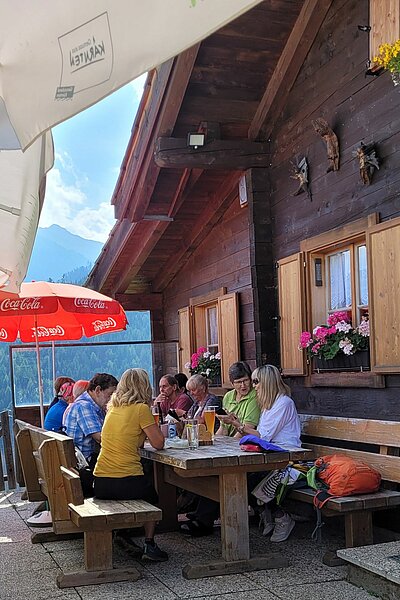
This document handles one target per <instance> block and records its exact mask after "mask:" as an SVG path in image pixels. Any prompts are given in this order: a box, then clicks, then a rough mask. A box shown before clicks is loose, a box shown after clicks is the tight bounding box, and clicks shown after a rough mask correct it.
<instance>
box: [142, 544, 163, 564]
mask: <svg viewBox="0 0 400 600" xmlns="http://www.w3.org/2000/svg"><path fill="white" fill-rule="evenodd" d="M142 560H151V561H153V562H164V561H166V560H168V554H167V553H166V552H164V551H163V550H161V549H160V548H159V547H158V546H157V544H149V543H148V542H145V543H144V547H143V554H142Z"/></svg>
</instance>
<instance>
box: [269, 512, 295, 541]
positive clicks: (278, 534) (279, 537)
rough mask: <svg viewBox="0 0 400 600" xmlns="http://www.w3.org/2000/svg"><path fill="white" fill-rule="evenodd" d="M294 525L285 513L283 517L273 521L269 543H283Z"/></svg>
mask: <svg viewBox="0 0 400 600" xmlns="http://www.w3.org/2000/svg"><path fill="white" fill-rule="evenodd" d="M294 525H295V522H294V520H293V519H292V518H291V516H290V515H288V514H287V513H285V514H284V515H283V517H279V518H277V519H275V527H274V533H273V534H272V535H271V542H284V541H285V540H287V539H288V537H289V535H290V533H291V531H292V529H293V527H294Z"/></svg>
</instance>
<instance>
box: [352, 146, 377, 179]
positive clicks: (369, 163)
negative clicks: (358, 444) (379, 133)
mask: <svg viewBox="0 0 400 600" xmlns="http://www.w3.org/2000/svg"><path fill="white" fill-rule="evenodd" d="M353 156H355V157H356V158H358V162H359V165H360V177H361V181H362V182H363V184H364V185H369V184H370V183H371V181H372V176H373V174H374V171H375V169H379V158H378V157H377V155H376V149H375V146H374V145H373V144H370V145H365V144H363V143H362V142H361V144H360V146H359V147H358V148H357V150H355V151H354V152H353Z"/></svg>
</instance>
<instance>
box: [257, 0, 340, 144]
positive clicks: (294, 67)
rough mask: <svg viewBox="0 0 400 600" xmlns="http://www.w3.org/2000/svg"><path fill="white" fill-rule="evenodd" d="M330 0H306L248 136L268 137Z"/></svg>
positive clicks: (324, 15)
mask: <svg viewBox="0 0 400 600" xmlns="http://www.w3.org/2000/svg"><path fill="white" fill-rule="evenodd" d="M332 1H333V0H305V2H304V4H303V7H302V9H301V11H300V14H299V16H298V18H297V21H296V23H295V25H294V27H293V29H292V32H291V34H290V36H289V39H288V41H287V43H286V46H285V48H284V50H283V52H282V54H281V56H280V58H279V60H278V64H277V65H276V68H275V71H274V73H273V75H272V77H271V79H270V81H269V83H268V86H267V88H266V90H265V93H264V96H263V98H262V100H261V102H260V104H259V106H258V109H257V111H256V114H255V116H254V119H253V121H252V123H251V125H250V128H249V133H248V137H249V139H251V140H255V139H260V138H262V139H268V137H269V136H270V135H271V133H272V130H273V128H274V125H275V123H276V121H277V119H278V118H279V116H280V114H281V112H282V109H283V107H284V105H285V102H286V100H287V98H288V96H289V92H290V90H291V89H292V87H293V85H294V83H295V81H296V78H297V75H298V74H299V71H300V69H301V67H302V65H303V62H304V60H305V58H306V56H307V54H308V52H309V50H310V48H311V46H312V44H313V42H314V40H315V38H316V36H317V34H318V31H319V29H320V27H321V25H322V23H323V21H324V19H325V17H326V14H327V12H328V10H329V8H330V6H331V4H332Z"/></svg>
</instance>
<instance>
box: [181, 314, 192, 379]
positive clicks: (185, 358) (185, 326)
mask: <svg viewBox="0 0 400 600" xmlns="http://www.w3.org/2000/svg"><path fill="white" fill-rule="evenodd" d="M190 310H191V309H190V307H189V306H186V307H185V308H181V309H180V310H179V311H178V318H179V371H180V372H181V373H186V375H187V376H188V377H190V372H189V369H185V364H186V363H188V362H190V357H191V354H192V350H191V349H192V335H191V331H192V330H191V318H190Z"/></svg>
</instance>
